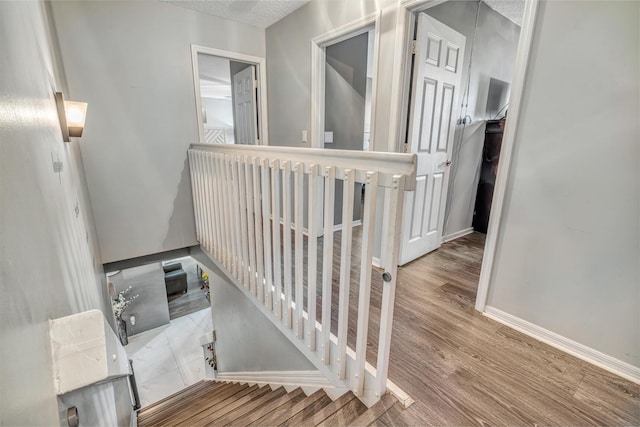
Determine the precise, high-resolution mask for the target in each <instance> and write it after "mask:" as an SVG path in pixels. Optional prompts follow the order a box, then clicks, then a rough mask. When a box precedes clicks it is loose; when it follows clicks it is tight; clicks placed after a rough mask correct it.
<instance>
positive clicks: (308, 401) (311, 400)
mask: <svg viewBox="0 0 640 427" xmlns="http://www.w3.org/2000/svg"><path fill="white" fill-rule="evenodd" d="M323 398H324V400H325V401H326V403H325V405H326V404H328V403H329V402H331V399H330V398H329V396H327V393H325V392H324V390H322V389H321V390H318V391H316V392H315V393H313V394H312V395H310V396H307V397H305V398H304V399H302V400H299V401H297V402H293V401H292V403H293V404H292V405H291V406H285V405H282V406H280V407H279V408H277V409H275V410H274V411H272V412H270V413H268V414H266V415H264V416H263V417H262V418H260V419H258V420H256V421H254V422H253V423H251V424H250V425H252V426H274V425H278V424H279V423H281V422H282V420H288V419H289V418H291V417H293V416H294V415H296V414H298V413H299V412H300V411H303V410H304V409H305V408H307V407H310V406H311V405H312V404H315V403H316V402H318V401H320V400H322V399H323Z"/></svg>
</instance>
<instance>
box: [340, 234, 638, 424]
mask: <svg viewBox="0 0 640 427" xmlns="http://www.w3.org/2000/svg"><path fill="white" fill-rule="evenodd" d="M483 247H484V235H482V234H478V233H474V234H471V235H469V236H465V237H462V238H460V239H457V240H454V241H452V242H449V243H445V244H444V245H442V247H441V248H440V249H438V250H437V251H435V252H432V253H430V254H428V255H426V256H424V257H422V258H420V259H417V260H415V261H413V262H411V263H410V264H408V265H406V266H404V267H401V268H400V269H399V271H398V284H397V291H396V302H395V318H394V327H393V334H392V342H391V358H390V366H389V378H390V379H391V380H392V381H394V382H396V383H397V384H398V385H399V386H400V387H401V388H403V389H404V390H405V391H406V392H408V393H409V394H410V395H411V396H412V397H413V398H414V399H415V400H416V403H415V404H414V405H412V406H411V407H409V408H408V409H407V410H405V411H402V412H400V413H398V414H397V416H396V417H395V418H394V419H393V420H391V421H392V423H393V424H396V425H427V424H429V425H433V424H435V425H481V424H495V425H531V424H546V425H636V426H637V425H640V397H639V394H640V386H639V385H637V384H634V383H632V382H630V381H626V380H624V379H622V378H620V377H617V376H615V375H613V374H610V373H608V372H607V371H604V370H602V369H600V368H597V367H595V366H593V365H591V364H589V363H586V362H583V361H582V360H580V359H577V358H575V357H573V356H570V355H568V354H566V353H564V352H561V351H559V350H556V349H555V348H553V347H550V346H548V345H546V344H543V343H541V342H539V341H536V340H534V339H532V338H530V337H528V336H526V335H524V334H522V333H520V332H517V331H515V330H513V329H511V328H509V327H506V326H503V325H502V324H500V323H497V322H495V321H493V320H491V319H488V318H486V317H484V316H482V315H481V314H480V313H479V312H477V311H476V310H475V309H474V303H475V295H476V289H477V283H478V277H479V274H480V265H481V261H482V251H483ZM374 278H376V280H375V281H374V285H373V289H374V291H375V292H372V303H373V304H374V305H375V306H379V304H380V303H379V300H380V288H381V279H380V273H379V272H377V274H375V273H374ZM356 295H357V294H356ZM351 301H352V304H353V301H355V300H354V298H353V296H352V298H351ZM378 320H379V311H377V312H376V311H375V310H373V311H372V316H371V323H370V331H377V330H378V326H377V324H378V323H377V322H378ZM350 323H351V322H350ZM350 332H351V333H352V334H353V336H355V322H353V323H352V324H351V331H350ZM373 335H374V336H370V339H369V341H370V346H369V349H368V357H367V359H368V360H369V361H370V362H375V349H376V347H377V345H376V344H377V337H376V336H375V335H377V334H375V333H374V334H373Z"/></svg>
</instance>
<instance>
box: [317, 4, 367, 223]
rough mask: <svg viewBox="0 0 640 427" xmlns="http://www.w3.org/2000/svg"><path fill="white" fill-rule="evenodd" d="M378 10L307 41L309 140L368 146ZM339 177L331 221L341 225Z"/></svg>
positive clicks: (357, 209)
mask: <svg viewBox="0 0 640 427" xmlns="http://www.w3.org/2000/svg"><path fill="white" fill-rule="evenodd" d="M379 17H380V14H379V13H374V14H372V15H369V16H366V17H364V18H362V19H360V20H357V21H354V22H352V23H349V24H347V25H345V26H343V27H340V28H337V29H335V30H332V31H330V32H329V33H326V34H323V35H321V36H318V37H316V38H315V39H314V40H313V42H312V59H313V64H312V122H311V126H312V131H311V146H312V147H314V148H326V149H336V150H362V151H369V150H371V149H372V148H373V147H372V145H373V141H374V137H373V134H374V129H375V123H374V122H375V97H376V83H375V82H376V71H377V58H378V46H379V25H378V24H379ZM354 186H355V188H354V192H353V194H354V197H353V218H352V219H353V225H354V226H356V225H360V224H361V220H362V201H363V200H364V192H365V190H366V189H365V187H364V185H363V184H360V183H355V184H354ZM342 205H343V183H342V180H340V179H339V180H336V188H335V206H334V227H335V229H336V230H339V229H341V228H342V215H341V214H342Z"/></svg>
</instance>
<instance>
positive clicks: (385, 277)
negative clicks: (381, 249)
mask: <svg viewBox="0 0 640 427" xmlns="http://www.w3.org/2000/svg"><path fill="white" fill-rule="evenodd" d="M382 280H384V281H385V282H387V283H389V282H390V281H391V273H389V272H388V271H385V272H384V273H382Z"/></svg>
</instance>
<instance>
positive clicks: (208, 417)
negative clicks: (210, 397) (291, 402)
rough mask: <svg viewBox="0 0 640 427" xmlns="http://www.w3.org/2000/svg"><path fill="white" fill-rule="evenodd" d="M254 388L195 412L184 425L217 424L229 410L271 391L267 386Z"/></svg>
mask: <svg viewBox="0 0 640 427" xmlns="http://www.w3.org/2000/svg"><path fill="white" fill-rule="evenodd" d="M254 387H255V388H254V389H253V391H251V392H250V393H248V394H246V395H244V396H242V397H240V398H237V399H229V400H226V401H224V402H222V403H223V404H222V405H221V406H216V407H210V408H209V409H207V410H205V411H202V412H200V413H199V414H196V415H195V416H193V417H190V418H189V419H187V420H185V422H184V424H183V425H185V426H205V425H208V424H214V425H217V424H219V423H218V420H219V419H220V418H222V417H224V416H225V415H227V414H229V413H230V412H232V411H234V410H235V409H236V408H239V407H241V406H243V405H245V404H247V403H248V402H251V401H252V400H254V399H257V398H259V397H260V396H263V395H265V394H267V393H269V392H270V391H271V389H270V388H269V387H258V386H254Z"/></svg>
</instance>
